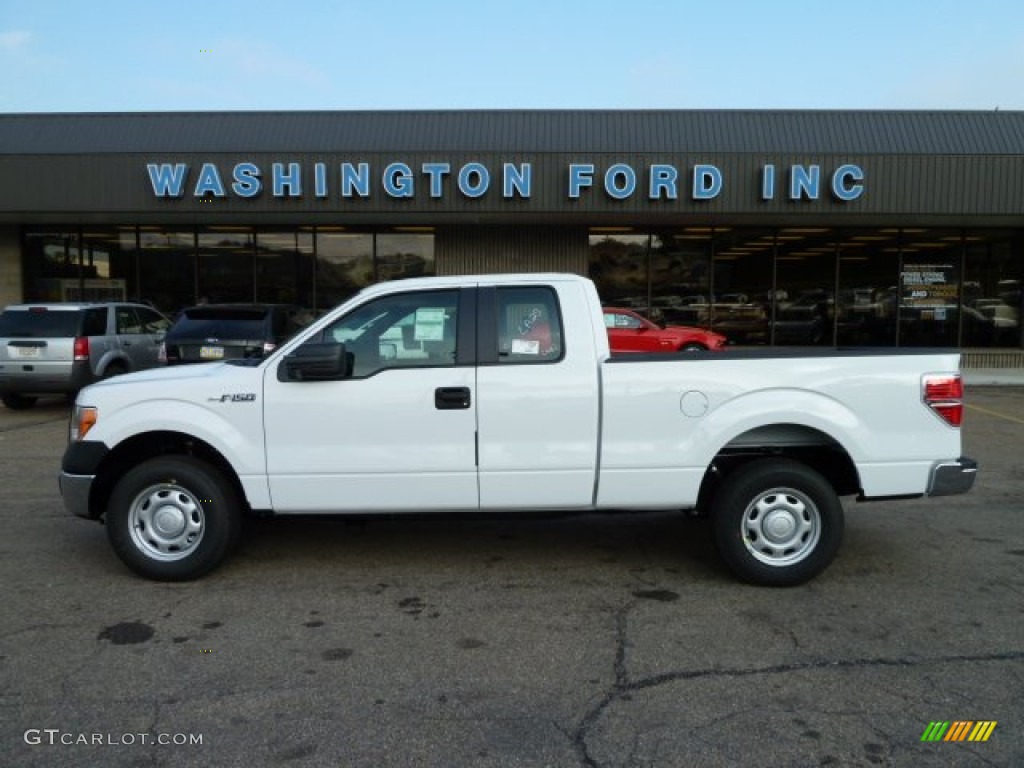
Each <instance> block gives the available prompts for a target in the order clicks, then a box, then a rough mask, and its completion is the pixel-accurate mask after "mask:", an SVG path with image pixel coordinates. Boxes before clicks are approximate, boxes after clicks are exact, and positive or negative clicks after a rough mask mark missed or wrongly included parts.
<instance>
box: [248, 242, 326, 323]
mask: <svg viewBox="0 0 1024 768" xmlns="http://www.w3.org/2000/svg"><path fill="white" fill-rule="evenodd" d="M256 301H258V302H261V303H268V304H290V305H292V306H296V307H301V308H303V309H309V310H312V308H313V233H312V232H311V231H299V230H262V229H261V230H259V231H258V232H257V233H256Z"/></svg>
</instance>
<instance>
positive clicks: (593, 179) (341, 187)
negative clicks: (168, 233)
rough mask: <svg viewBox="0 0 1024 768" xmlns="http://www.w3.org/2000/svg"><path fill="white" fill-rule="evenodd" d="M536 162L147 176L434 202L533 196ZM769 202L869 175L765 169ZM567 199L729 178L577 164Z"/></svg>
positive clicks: (177, 182)
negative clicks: (448, 197) (497, 165)
mask: <svg viewBox="0 0 1024 768" xmlns="http://www.w3.org/2000/svg"><path fill="white" fill-rule="evenodd" d="M533 170H534V169H533V164H532V163H503V164H502V165H501V167H500V169H492V168H490V167H488V166H487V165H485V164H484V163H479V162H468V163H465V164H463V165H461V166H458V167H452V165H451V163H439V162H431V163H422V164H421V165H419V167H417V168H413V167H412V166H411V165H409V164H408V163H404V162H393V163H388V164H387V165H384V166H383V167H381V168H377V169H373V168H371V166H370V164H369V163H348V162H346V163H338V164H337V165H328V164H327V163H312V164H311V165H309V166H304V165H303V164H301V163H296V162H289V163H270V167H269V173H268V172H267V169H266V168H265V167H261V166H259V165H258V164H256V163H252V162H244V163H237V164H235V165H234V166H230V167H221V166H219V165H217V164H216V163H202V165H200V166H199V168H198V169H197V170H195V171H194V172H193V169H192V168H191V167H190V166H189V165H188V164H187V163H148V164H147V165H146V171H147V172H148V174H149V182H150V185H151V187H152V190H153V195H154V196H156V197H163V198H181V197H185V196H186V195H191V196H192V197H195V198H202V199H207V198H211V197H212V198H219V197H229V196H234V197H238V198H255V197H258V196H260V195H261V194H263V193H264V192H265V191H269V192H270V194H271V195H272V196H273V197H275V198H282V199H284V198H302V197H308V196H310V195H312V196H313V197H315V198H327V197H330V196H332V195H333V196H334V197H339V198H341V199H355V198H368V197H370V195H371V193H373V192H374V191H375V190H379V191H380V192H382V193H383V194H384V195H386V196H387V197H390V198H394V199H403V198H415V197H417V196H429V197H430V198H433V199H440V198H444V197H445V196H446V195H451V194H456V193H457V194H459V195H461V196H462V197H464V198H470V199H473V198H481V197H484V196H485V195H487V194H489V193H490V194H492V195H499V194H500V195H501V197H502V198H504V199H515V198H518V199H524V200H528V199H529V198H530V197H531V194H532V190H533V182H534V172H533ZM759 175H760V187H761V188H760V197H761V199H762V200H774V199H776V198H777V197H778V198H786V199H789V200H818V199H819V198H821V197H822V196H823V195H828V194H830V195H831V197H832V198H833V199H835V200H837V201H839V202H849V201H851V200H856V199H857V198H859V197H860V196H861V195H862V194H863V193H864V171H863V170H862V169H861V168H860V166H858V165H854V164H852V163H847V164H844V165H840V166H839V167H838V168H835V169H834V170H826V169H823V168H822V166H820V165H817V164H808V165H800V164H797V165H790V166H788V167H784V168H777V167H776V166H775V165H771V164H766V165H763V166H761V167H760V169H759ZM564 178H565V194H566V197H567V198H568V199H570V200H577V199H581V198H584V197H586V196H588V195H590V194H593V193H594V192H595V190H601V191H603V193H604V194H605V195H607V196H608V197H609V198H611V199H613V200H628V199H631V198H634V197H637V196H643V197H645V198H646V199H648V200H678V199H679V198H680V197H683V196H688V197H689V198H690V199H692V200H714V199H715V198H716V197H718V196H719V195H720V194H721V193H722V190H723V188H724V187H725V185H726V183H727V181H726V179H725V177H724V175H723V173H722V171H721V169H719V168H718V167H717V166H715V165H712V164H708V163H703V164H696V165H693V166H689V167H686V168H683V169H680V168H679V167H678V166H675V165H669V164H664V163H653V164H650V165H647V166H644V167H641V168H635V167H634V166H632V165H629V164H627V163H612V164H611V165H608V166H607V167H598V166H597V165H595V164H593V163H571V164H569V166H568V168H567V173H566V174H565V177H564Z"/></svg>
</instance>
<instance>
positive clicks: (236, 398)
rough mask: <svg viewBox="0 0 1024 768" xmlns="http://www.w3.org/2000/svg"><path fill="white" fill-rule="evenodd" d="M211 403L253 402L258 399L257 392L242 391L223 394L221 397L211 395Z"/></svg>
mask: <svg viewBox="0 0 1024 768" xmlns="http://www.w3.org/2000/svg"><path fill="white" fill-rule="evenodd" d="M207 401H208V402H211V403H252V402H255V401H256V393H255V392H241V393H236V394H234V395H221V396H220V397H209V398H207Z"/></svg>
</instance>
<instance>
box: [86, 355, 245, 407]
mask: <svg viewBox="0 0 1024 768" xmlns="http://www.w3.org/2000/svg"><path fill="white" fill-rule="evenodd" d="M262 377H263V371H262V370H261V369H260V368H258V367H256V366H243V365H231V364H230V363H200V364H196V365H174V366H169V367H165V368H151V369H149V370H146V371H138V372H137V373H128V374H125V375H123V376H114V377H113V378H110V379H104V380H103V381H99V382H96V383H95V384H91V385H90V386H88V387H86V388H85V389H83V390H82V391H81V392H80V393H79V395H78V402H80V403H86V402H87V401H89V400H90V399H91V398H95V399H101V398H102V399H107V398H111V397H113V398H116V399H118V400H121V399H124V398H130V399H132V400H138V399H142V398H148V397H153V396H160V395H164V396H166V395H172V396H175V397H180V398H183V399H193V398H195V397H196V396H197V395H203V396H219V395H220V394H222V389H223V387H226V386H230V385H233V384H243V383H244V384H248V385H249V386H258V383H259V382H260V381H261V380H262Z"/></svg>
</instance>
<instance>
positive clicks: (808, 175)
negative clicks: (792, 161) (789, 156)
mask: <svg viewBox="0 0 1024 768" xmlns="http://www.w3.org/2000/svg"><path fill="white" fill-rule="evenodd" d="M820 193H821V166H819V165H811V166H808V167H806V168H805V167H804V166H802V165H794V166H793V167H792V168H790V169H789V199H790V200H799V199H800V198H801V197H804V196H806V197H807V199H808V200H817V199H818V197H819V195H820Z"/></svg>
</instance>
